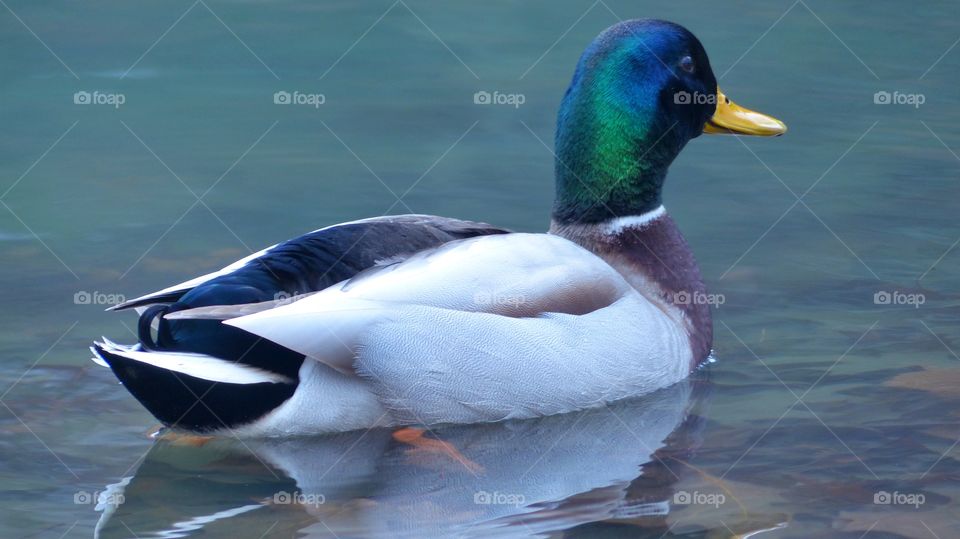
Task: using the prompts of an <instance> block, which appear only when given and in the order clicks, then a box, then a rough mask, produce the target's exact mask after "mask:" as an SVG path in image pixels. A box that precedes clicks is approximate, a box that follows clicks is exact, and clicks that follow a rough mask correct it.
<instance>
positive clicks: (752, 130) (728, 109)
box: [703, 88, 787, 137]
mask: <svg viewBox="0 0 960 539" xmlns="http://www.w3.org/2000/svg"><path fill="white" fill-rule="evenodd" d="M703 132H704V133H708V134H711V135H756V136H759V137H775V136H779V135H782V134H784V133H786V132H787V126H786V125H784V123H783V122H781V121H780V120H778V119H776V118H774V117H772V116H767V115H766V114H761V113H759V112H754V111H752V110H750V109H745V108H743V107H741V106H740V105H737V104H736V103H734V102H733V101H730V98H729V97H727V96H725V95H723V92H721V91H720V88H717V111H716V112H714V113H713V117H712V118H710V119H709V120H708V121H707V124H706V125H704V126H703Z"/></svg>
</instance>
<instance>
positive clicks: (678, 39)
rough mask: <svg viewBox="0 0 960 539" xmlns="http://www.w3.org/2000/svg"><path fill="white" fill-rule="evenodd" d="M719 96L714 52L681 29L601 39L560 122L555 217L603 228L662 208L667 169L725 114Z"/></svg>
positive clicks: (637, 27) (631, 31)
mask: <svg viewBox="0 0 960 539" xmlns="http://www.w3.org/2000/svg"><path fill="white" fill-rule="evenodd" d="M718 96H719V97H720V98H722V100H725V98H723V97H722V94H720V93H719V92H718V89H717V79H716V77H715V76H714V74H713V70H711V68H710V61H709V60H708V59H707V53H706V51H704V49H703V46H702V45H701V44H700V41H699V40H697V38H696V37H695V36H694V35H693V34H691V33H690V32H689V31H688V30H686V29H685V28H683V27H681V26H679V25H677V24H674V23H671V22H666V21H659V20H646V19H644V20H632V21H625V22H621V23H619V24H617V25H614V26H612V27H610V28H608V29H607V30H606V31H604V32H603V33H602V34H600V35H599V36H597V38H596V39H594V40H593V42H592V43H590V45H589V46H588V47H587V50H586V51H585V52H584V53H583V56H582V57H581V58H580V62H579V64H578V65H577V69H576V72H575V73H574V75H573V80H572V81H571V83H570V88H569V89H567V93H566V95H565V96H564V98H563V103H562V104H561V107H560V113H559V115H558V118H557V135H556V154H557V160H556V186H557V198H556V202H555V204H554V209H553V218H554V221H555V222H557V223H595V222H600V221H605V220H607V219H610V218H614V217H624V216H629V215H639V214H642V213H645V212H647V211H650V210H653V209H655V208H657V207H658V206H659V205H660V203H661V200H660V194H661V189H662V187H663V181H664V178H665V177H666V174H667V168H668V167H669V166H670V163H672V162H673V160H674V158H676V156H677V154H678V153H680V150H682V149H683V147H684V146H685V145H686V143H687V141H689V140H690V139H692V138H695V137H697V136H699V135H700V134H701V133H703V132H704V126H705V125H706V124H707V123H708V122H711V121H712V118H713V119H716V116H715V115H714V114H715V112H717V114H718V115H719V111H718V106H717V99H718ZM724 106H726V108H727V109H729V108H730V107H735V105H732V104H730V103H729V101H728V100H727V101H726V103H724V102H723V101H721V108H723V107H724ZM737 109H738V110H736V111H732V112H731V111H730V110H727V113H728V114H729V115H736V114H740V111H742V110H743V109H739V108H737ZM745 112H748V113H749V112H750V111H745ZM751 114H757V113H751ZM757 117H762V119H764V121H766V120H770V121H772V122H776V124H778V125H779V126H780V128H782V126H783V124H781V123H780V122H778V121H777V120H773V119H772V118H769V117H765V116H763V115H758V114H757ZM751 118H753V117H751ZM738 119H739V120H743V118H742V115H741V117H739V118H738ZM718 125H719V126H718ZM718 125H714V126H713V127H714V129H708V132H731V131H734V132H738V133H744V134H779V133H782V132H783V129H780V130H779V131H777V132H774V131H776V130H777V129H778V128H777V125H773V124H770V125H771V126H772V127H770V128H769V129H768V130H769V131H770V132H769V133H760V132H751V133H748V132H747V131H744V130H741V129H738V128H729V127H727V125H726V124H718Z"/></svg>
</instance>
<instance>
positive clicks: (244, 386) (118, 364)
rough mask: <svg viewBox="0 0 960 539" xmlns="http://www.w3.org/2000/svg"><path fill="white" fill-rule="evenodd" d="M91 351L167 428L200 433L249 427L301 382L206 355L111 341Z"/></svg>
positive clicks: (97, 361)
mask: <svg viewBox="0 0 960 539" xmlns="http://www.w3.org/2000/svg"><path fill="white" fill-rule="evenodd" d="M144 318H147V317H144ZM147 324H148V325H147V329H148V330H149V320H148V322H147ZM142 326H143V324H141V329H142ZM151 342H152V341H151ZM90 351H91V352H92V353H93V355H94V358H93V360H94V361H95V362H96V363H98V364H101V365H106V366H108V367H110V369H111V370H112V371H113V373H114V374H115V375H116V376H117V378H118V379H119V380H120V383H121V384H123V386H124V387H125V388H127V390H128V391H130V393H131V394H132V395H133V396H134V397H135V398H136V399H137V400H138V401H139V402H140V404H142V405H143V406H144V407H145V408H146V409H147V410H149V411H150V413H151V414H153V415H154V417H156V418H157V419H159V420H160V421H161V422H162V423H163V424H164V425H166V426H167V427H171V428H176V429H182V430H187V431H191V432H196V433H212V432H216V431H225V430H226V431H229V430H232V429H234V428H237V427H239V426H242V425H245V424H249V423H251V422H253V421H255V420H256V419H258V418H260V417H262V416H263V415H265V414H266V413H268V412H269V411H271V410H273V409H274V408H276V407H278V406H280V405H281V404H282V403H283V402H284V401H286V400H287V399H288V398H290V396H292V395H293V392H294V391H295V390H296V387H297V380H294V379H291V378H289V377H287V376H285V375H282V374H279V373H275V372H271V371H267V370H264V369H260V368H257V367H254V366H251V365H248V364H244V363H239V362H231V361H226V360H223V359H219V358H216V357H213V356H209V355H204V354H194V353H185V352H164V351H157V350H151V349H149V348H148V347H144V346H142V345H133V346H124V345H120V344H116V343H113V342H111V341H109V340H108V339H106V338H104V339H103V341H102V342H95V343H94V344H93V346H91V347H90Z"/></svg>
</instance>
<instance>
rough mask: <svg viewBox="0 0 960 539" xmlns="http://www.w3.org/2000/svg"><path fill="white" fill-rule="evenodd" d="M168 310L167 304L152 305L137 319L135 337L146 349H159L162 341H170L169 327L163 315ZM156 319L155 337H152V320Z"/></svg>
mask: <svg viewBox="0 0 960 539" xmlns="http://www.w3.org/2000/svg"><path fill="white" fill-rule="evenodd" d="M169 310H170V306H169V305H154V306H152V307H149V308H148V309H147V310H145V311H143V314H141V315H140V320H139V321H137V338H139V339H140V345H141V346H143V347H144V348H146V349H147V350H160V349H161V346H162V345H161V343H162V342H168V343H169V342H170V340H171V339H170V329H169V327H167V321H166V320H164V319H163V316H164V315H165V314H167V312H168V311H169ZM154 320H157V339H156V340H154V339H153V331H152V326H153V321H154Z"/></svg>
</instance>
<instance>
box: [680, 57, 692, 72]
mask: <svg viewBox="0 0 960 539" xmlns="http://www.w3.org/2000/svg"><path fill="white" fill-rule="evenodd" d="M693 67H694V66H693V58H690V57H689V56H684V57H683V58H681V59H680V69H682V70H684V71H686V72H687V73H693Z"/></svg>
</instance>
